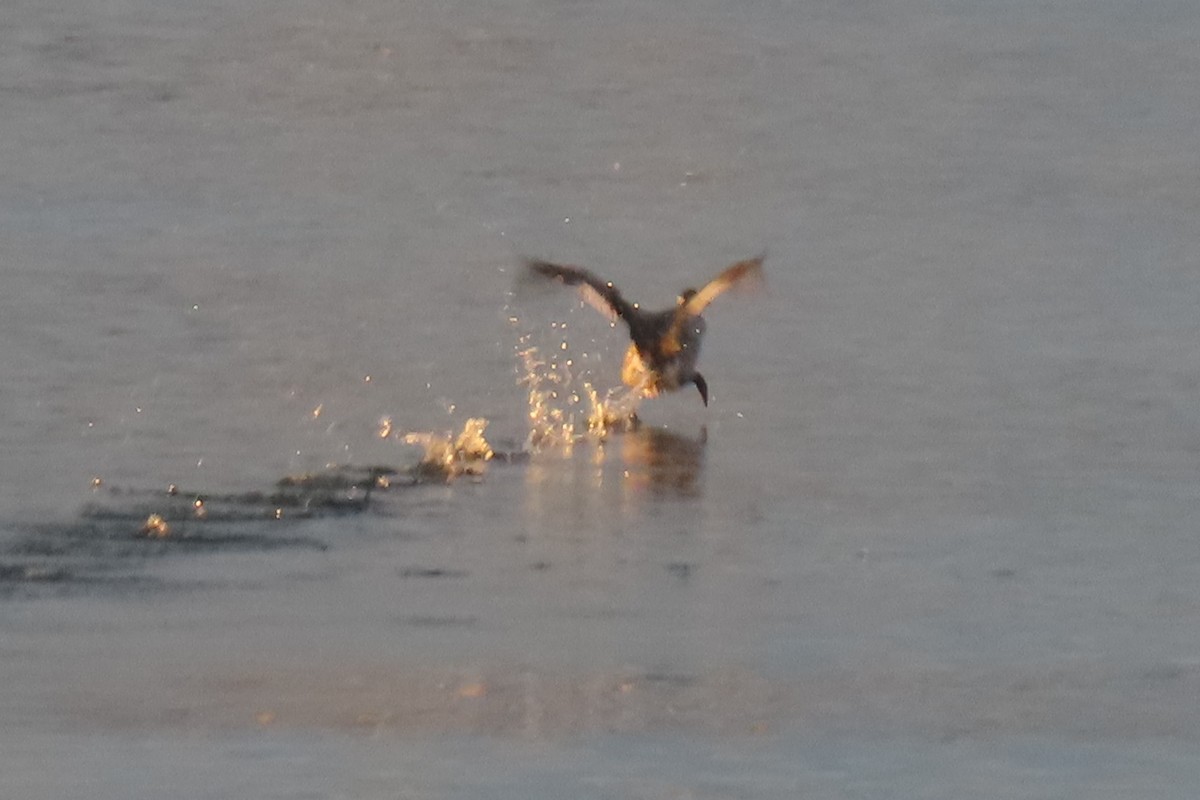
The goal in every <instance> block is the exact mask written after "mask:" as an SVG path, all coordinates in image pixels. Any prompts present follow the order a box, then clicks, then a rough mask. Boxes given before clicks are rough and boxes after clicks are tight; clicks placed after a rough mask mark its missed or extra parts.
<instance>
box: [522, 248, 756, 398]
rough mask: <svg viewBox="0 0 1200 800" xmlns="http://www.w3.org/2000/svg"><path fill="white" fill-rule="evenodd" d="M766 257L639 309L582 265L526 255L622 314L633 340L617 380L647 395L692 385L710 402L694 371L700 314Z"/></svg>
mask: <svg viewBox="0 0 1200 800" xmlns="http://www.w3.org/2000/svg"><path fill="white" fill-rule="evenodd" d="M764 258H765V256H758V257H757V258H751V259H748V260H746V261H739V262H738V263H736V264H734V265H733V266H731V267H729V268H727V269H726V270H725V271H724V272H722V273H721V274H720V275H718V276H717V277H715V278H713V279H712V280H711V281H709V282H708V283H707V284H705V285H704V287H703V288H702V289H700V290H699V291H697V290H695V289H685V290H684V291H683V293H682V294H680V295H679V297H678V298H677V300H676V303H675V307H674V308H668V309H666V310H664V311H643V310H642V308H641V307H640V306H639V305H638V304H637V303H630V302H629V301H627V300H626V299H625V298H623V297H622V296H621V293H620V292H619V291H617V288H616V287H615V286H613V285H612V282H611V281H604V280H601V279H600V278H598V277H596V276H595V275H593V274H592V273H590V272H588V271H587V270H585V269H581V268H580V267H571V266H561V265H559V264H551V263H549V262H546V261H538V260H536V259H530V260H528V261H527V262H526V263H527V264H528V266H529V269H530V271H532V272H533V273H534V274H537V275H541V276H543V277H546V278H553V279H556V280H558V281H561V282H562V283H565V284H567V285H568V286H578V287H579V291H580V294H581V295H582V296H583V298H584V299H585V300H586V301H587V302H588V303H590V304H591V305H592V306H594V307H595V308H597V309H598V310H599V311H600V312H601V313H603V314H606V315H608V317H609V318H610V319H614V320H615V319H617V318H620V319H621V320H623V321H624V322H625V324H626V325H628V326H629V336H630V338H632V339H633V344H631V345H630V346H629V350H628V351H626V353H625V363H624V365H623V366H622V367H621V380H622V381H624V382H625V384H626V385H628V386H632V387H634V388H636V389H639V390H640V391H641V393H642V394H643V395H644V396H646V397H656V396H658V395H659V394H660V393H661V392H671V391H675V390H676V389H679V388H680V387H682V386H686V385H687V384H689V383H692V384H695V385H696V388H697V389H699V390H700V397H701V399H703V400H704V405H708V382H707V381H705V380H704V376H703V375H701V374H700V373H699V372H697V371H696V359H697V358H699V356H700V339H701V337H703V336H704V318H703V317H701V316H700V314H701V313H702V312H703V311H704V309H705V308H707V307H708V304H709V303H711V302H712V301H713V300H715V299H716V297H717V296H718V295H719V294H721V293H722V292H724V291H725V290H726V289H728V288H730V287H731V286H733V285H734V284H736V283H738V282H740V281H743V280H746V279H761V276H762V264H763V259H764Z"/></svg>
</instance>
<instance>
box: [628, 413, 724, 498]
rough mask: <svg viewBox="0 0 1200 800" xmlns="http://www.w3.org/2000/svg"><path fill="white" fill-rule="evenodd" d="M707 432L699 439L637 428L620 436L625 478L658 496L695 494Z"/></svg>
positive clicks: (659, 430)
mask: <svg viewBox="0 0 1200 800" xmlns="http://www.w3.org/2000/svg"><path fill="white" fill-rule="evenodd" d="M707 441H708V431H707V429H701V431H700V436H699V437H698V438H692V437H690V436H683V435H681V434H678V433H673V432H671V431H668V430H665V429H663V428H638V429H637V430H634V431H630V432H628V433H626V434H625V436H623V437H621V460H622V461H623V462H624V464H625V470H626V479H627V480H628V481H629V482H630V483H631V484H633V485H635V486H642V487H644V488H647V489H650V490H651V491H653V492H655V493H656V494H657V493H667V494H682V495H695V494H697V493H698V489H697V488H696V481H697V479H698V478H699V477H700V473H701V471H702V470H703V468H704V446H705V444H706V443H707Z"/></svg>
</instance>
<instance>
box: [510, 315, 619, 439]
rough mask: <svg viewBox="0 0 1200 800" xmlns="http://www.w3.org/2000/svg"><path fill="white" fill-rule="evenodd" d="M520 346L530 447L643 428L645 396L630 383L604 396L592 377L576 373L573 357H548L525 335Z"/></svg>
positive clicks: (518, 352) (522, 382) (519, 353)
mask: <svg viewBox="0 0 1200 800" xmlns="http://www.w3.org/2000/svg"><path fill="white" fill-rule="evenodd" d="M522 345H523V346H522V347H521V348H520V349H518V350H517V356H518V358H519V359H520V369H521V377H520V380H519V381H518V382H519V383H520V384H521V385H522V386H524V387H525V388H526V389H527V391H528V403H529V412H528V416H529V437H528V439H527V440H526V446H527V447H528V448H529V449H530V450H539V449H544V448H547V447H562V448H566V449H568V450H569V449H570V448H571V447H572V445H574V444H575V443H576V442H579V441H582V440H584V439H587V438H593V439H604V438H605V437H607V436H608V435H609V434H610V433H619V432H623V431H628V430H632V429H634V428H636V427H637V405H638V401H639V400H640V395H639V394H638V393H637V392H634V391H632V390H630V389H628V388H626V387H623V386H622V387H618V388H615V389H608V390H606V391H605V392H604V394H603V396H602V395H601V394H600V392H599V391H598V390H597V389H596V388H595V387H594V386H593V385H592V383H591V382H590V381H586V380H581V379H579V378H577V377H576V376H575V374H574V370H573V366H574V363H573V361H572V360H571V359H566V360H560V359H557V358H554V357H550V358H546V357H543V355H542V354H541V351H540V350H539V349H538V348H537V347H536V346H534V345H529V344H528V337H523V338H522Z"/></svg>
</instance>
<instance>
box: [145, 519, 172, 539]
mask: <svg viewBox="0 0 1200 800" xmlns="http://www.w3.org/2000/svg"><path fill="white" fill-rule="evenodd" d="M138 532H139V533H141V534H143V535H145V536H149V537H150V538H151V539H165V538H166V537H168V536H170V535H171V526H170V525H168V524H167V521H166V520H165V519H163V517H162V515H160V514H151V515H150V516H149V517H147V518H146V522H145V524H143V525H142V527H141V529H140V530H139V531H138Z"/></svg>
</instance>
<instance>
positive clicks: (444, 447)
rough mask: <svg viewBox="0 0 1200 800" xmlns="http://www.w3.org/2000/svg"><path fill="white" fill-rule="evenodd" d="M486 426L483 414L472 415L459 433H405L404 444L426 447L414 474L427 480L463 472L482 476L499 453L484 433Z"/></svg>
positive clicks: (454, 476)
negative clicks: (478, 415)
mask: <svg viewBox="0 0 1200 800" xmlns="http://www.w3.org/2000/svg"><path fill="white" fill-rule="evenodd" d="M487 426H488V421H487V420H486V419H484V418H483V417H472V418H470V419H468V420H467V421H466V424H464V425H463V429H462V431H461V432H460V433H459V434H458V435H457V436H455V434H454V433H453V432H446V433H407V434H405V435H404V439H403V441H404V443H405V444H411V445H416V446H418V447H423V448H425V454H424V455H423V456H422V457H421V461H420V463H418V464H417V466H416V467H415V468H414V471H413V473H414V475H415V476H416V477H418V478H420V479H424V480H429V479H437V480H447V481H448V480H453V479H454V478H457V477H459V476H460V475H482V474H483V473H484V470H485V468H486V467H485V465H486V464H487V462H489V461H491V460H492V458H494V457H495V455H496V453H495V451H494V450H492V446H491V445H490V444H488V441H487V439H485V438H484V436H483V432H484V430H486V429H487Z"/></svg>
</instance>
